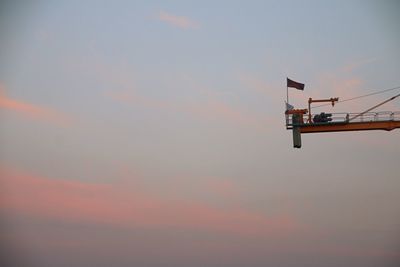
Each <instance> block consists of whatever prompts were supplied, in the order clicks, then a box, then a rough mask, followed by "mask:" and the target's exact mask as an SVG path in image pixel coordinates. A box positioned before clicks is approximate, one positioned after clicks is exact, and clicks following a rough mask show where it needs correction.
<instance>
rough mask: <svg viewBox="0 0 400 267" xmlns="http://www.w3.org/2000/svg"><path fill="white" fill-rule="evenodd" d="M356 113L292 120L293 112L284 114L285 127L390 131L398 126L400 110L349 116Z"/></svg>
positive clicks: (316, 130) (317, 130)
mask: <svg viewBox="0 0 400 267" xmlns="http://www.w3.org/2000/svg"><path fill="white" fill-rule="evenodd" d="M294 114H296V113H294ZM357 114H358V113H332V117H331V119H332V120H331V121H329V122H311V123H310V122H309V121H310V120H309V119H308V120H301V119H300V120H297V121H296V119H295V120H293V114H286V129H288V130H290V129H293V127H298V128H299V130H300V133H322V132H343V131H363V130H385V131H391V130H393V129H396V128H400V111H395V112H392V111H382V112H369V113H365V114H363V115H362V116H359V117H357V118H356V119H354V120H351V121H350V120H349V118H351V117H354V116H356V115H357Z"/></svg>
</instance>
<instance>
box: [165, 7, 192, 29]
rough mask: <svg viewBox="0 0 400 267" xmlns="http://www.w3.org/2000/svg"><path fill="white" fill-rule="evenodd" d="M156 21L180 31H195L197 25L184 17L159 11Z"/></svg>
mask: <svg viewBox="0 0 400 267" xmlns="http://www.w3.org/2000/svg"><path fill="white" fill-rule="evenodd" d="M157 18H158V20H160V21H163V22H166V23H168V24H170V25H172V26H175V27H178V28H182V29H197V28H199V23H198V22H196V21H194V20H192V19H190V18H188V17H185V16H176V15H173V14H170V13H167V12H165V11H160V12H159V13H158V16H157Z"/></svg>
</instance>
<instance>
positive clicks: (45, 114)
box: [0, 84, 72, 126]
mask: <svg viewBox="0 0 400 267" xmlns="http://www.w3.org/2000/svg"><path fill="white" fill-rule="evenodd" d="M5 91H6V90H5V86H3V85H1V84H0V109H6V110H10V111H13V112H16V113H18V114H20V115H23V116H24V117H27V118H31V119H38V120H44V121H48V122H51V123H54V124H57V125H59V126H68V125H69V124H70V123H71V121H72V120H71V118H70V117H69V116H67V115H65V114H63V113H61V112H59V111H56V110H54V109H51V108H48V107H43V106H39V105H35V104H31V103H28V102H24V101H21V100H17V99H13V98H10V97H8V96H7V95H6V93H5Z"/></svg>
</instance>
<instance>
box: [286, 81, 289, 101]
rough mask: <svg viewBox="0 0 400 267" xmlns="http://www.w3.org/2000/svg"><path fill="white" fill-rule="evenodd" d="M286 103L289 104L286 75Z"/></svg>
mask: <svg viewBox="0 0 400 267" xmlns="http://www.w3.org/2000/svg"><path fill="white" fill-rule="evenodd" d="M286 103H288V104H289V86H288V84H287V77H286Z"/></svg>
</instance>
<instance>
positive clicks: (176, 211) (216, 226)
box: [0, 166, 298, 236]
mask: <svg viewBox="0 0 400 267" xmlns="http://www.w3.org/2000/svg"><path fill="white" fill-rule="evenodd" d="M0 173H1V177H2V178H1V179H0V182H1V184H2V190H3V192H2V194H1V196H0V197H1V201H0V210H2V211H5V212H7V213H11V214H12V213H17V214H23V215H29V216H39V217H48V218H55V219H61V220H66V221H78V222H82V221H84V222H89V223H106V224H112V225H118V226H123V227H158V228H160V227H161V228H163V227H175V228H180V229H193V230H196V229H197V230H207V231H216V232H223V233H232V234H239V235H251V236H253V235H257V236H258V235H267V236H270V235H278V236H281V235H287V234H291V233H292V232H293V231H294V230H296V229H297V227H298V223H297V221H296V220H295V219H294V218H293V217H292V216H289V215H287V214H276V215H273V216H266V215H264V214H262V213H256V212H250V211H246V210H243V209H238V208H235V209H220V208H216V207H213V206H211V205H210V204H206V203H203V202H199V201H187V200H186V201H185V200H184V199H170V198H168V199H166V198H163V197H162V196H159V195H154V194H151V193H149V192H145V191H144V190H143V189H142V188H137V187H135V185H132V184H130V183H127V182H126V181H125V180H122V181H120V182H119V183H118V184H104V183H103V184H97V183H96V184H95V183H85V182H81V181H77V180H69V181H67V180H62V179H50V178H47V177H41V176H37V175H32V174H28V173H26V172H22V171H19V170H16V169H12V168H7V167H4V166H2V167H0ZM224 187H225V186H223V188H224Z"/></svg>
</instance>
